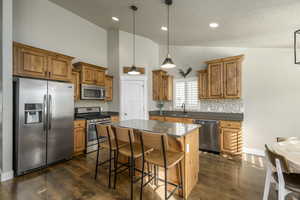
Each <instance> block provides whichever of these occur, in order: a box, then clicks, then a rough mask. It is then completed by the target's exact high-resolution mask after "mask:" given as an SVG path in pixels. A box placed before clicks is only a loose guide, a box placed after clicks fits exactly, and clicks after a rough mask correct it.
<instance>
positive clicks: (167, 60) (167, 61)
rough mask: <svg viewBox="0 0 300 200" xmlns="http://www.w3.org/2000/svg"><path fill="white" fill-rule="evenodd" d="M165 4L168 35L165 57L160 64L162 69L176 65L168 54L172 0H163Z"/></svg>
mask: <svg viewBox="0 0 300 200" xmlns="http://www.w3.org/2000/svg"><path fill="white" fill-rule="evenodd" d="M165 3H166V5H167V6H168V34H167V35H168V37H167V42H168V44H167V50H168V53H167V57H166V58H165V60H164V62H163V64H162V65H161V68H163V69H171V68H175V67H176V65H175V64H174V62H173V60H172V58H171V55H170V6H171V5H172V3H173V1H172V0H165Z"/></svg>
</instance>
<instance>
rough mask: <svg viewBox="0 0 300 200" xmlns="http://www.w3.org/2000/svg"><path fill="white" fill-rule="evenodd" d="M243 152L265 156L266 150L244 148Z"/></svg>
mask: <svg viewBox="0 0 300 200" xmlns="http://www.w3.org/2000/svg"><path fill="white" fill-rule="evenodd" d="M243 152H244V153H247V154H254V155H257V156H265V152H264V151H262V150H260V149H251V148H245V147H244V148H243Z"/></svg>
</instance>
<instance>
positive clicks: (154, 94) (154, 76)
mask: <svg viewBox="0 0 300 200" xmlns="http://www.w3.org/2000/svg"><path fill="white" fill-rule="evenodd" d="M152 85H153V87H152V97H153V100H154V101H158V100H159V74H158V73H157V72H153V74H152Z"/></svg>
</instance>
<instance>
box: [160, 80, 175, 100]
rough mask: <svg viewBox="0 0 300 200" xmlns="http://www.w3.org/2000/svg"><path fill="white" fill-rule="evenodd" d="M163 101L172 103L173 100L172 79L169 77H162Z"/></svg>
mask: <svg viewBox="0 0 300 200" xmlns="http://www.w3.org/2000/svg"><path fill="white" fill-rule="evenodd" d="M162 87H163V91H162V93H163V100H165V101H172V99H173V77H172V76H169V75H163V76H162Z"/></svg>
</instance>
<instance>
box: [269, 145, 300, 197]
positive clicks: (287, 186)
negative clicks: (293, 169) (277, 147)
mask: <svg viewBox="0 0 300 200" xmlns="http://www.w3.org/2000/svg"><path fill="white" fill-rule="evenodd" d="M265 148H266V150H265V151H266V157H267V160H268V166H267V175H266V182H265V189H264V196H263V200H268V196H269V191H270V185H271V182H275V183H276V184H277V185H278V200H284V199H285V197H286V196H287V195H288V194H289V193H291V192H297V193H300V174H294V173H290V170H289V165H288V162H287V160H286V159H285V157H284V156H282V155H280V154H277V153H275V152H274V151H272V150H270V149H269V147H268V146H267V145H265ZM273 168H274V169H275V171H274V172H273Z"/></svg>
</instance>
